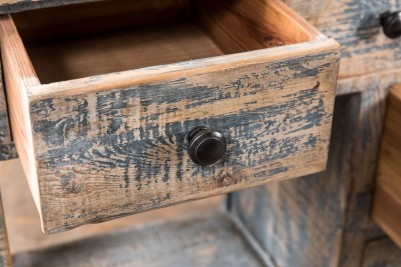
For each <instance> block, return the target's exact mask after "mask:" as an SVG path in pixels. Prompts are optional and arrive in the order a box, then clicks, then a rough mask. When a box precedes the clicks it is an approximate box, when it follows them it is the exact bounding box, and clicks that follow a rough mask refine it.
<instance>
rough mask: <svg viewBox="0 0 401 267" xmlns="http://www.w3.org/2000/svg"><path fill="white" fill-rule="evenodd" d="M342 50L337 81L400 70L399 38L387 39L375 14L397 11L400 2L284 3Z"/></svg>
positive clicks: (322, 0) (323, 0)
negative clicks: (336, 42)
mask: <svg viewBox="0 0 401 267" xmlns="http://www.w3.org/2000/svg"><path fill="white" fill-rule="evenodd" d="M284 2H286V3H287V4H288V5H290V6H291V7H292V8H293V9H294V10H295V11H296V12H297V13H299V14H300V15H301V16H303V17H304V18H305V19H307V20H308V21H309V22H310V23H312V24H313V25H314V26H316V27H317V28H318V29H319V30H320V31H321V32H322V33H323V34H324V35H326V36H328V37H331V38H334V39H336V40H337V41H338V42H339V43H340V44H341V47H342V52H341V55H342V60H341V65H340V78H346V77H352V76H357V75H362V74H367V73H373V72H377V71H383V70H392V69H394V68H400V67H401V39H400V38H398V39H395V40H392V39H389V38H387V37H386V36H385V35H384V34H383V31H382V29H381V26H380V22H379V15H380V14H381V13H383V12H384V11H387V10H390V11H396V10H400V9H401V1H400V0H375V1H373V0H372V1H362V0H314V1H299V0H284Z"/></svg>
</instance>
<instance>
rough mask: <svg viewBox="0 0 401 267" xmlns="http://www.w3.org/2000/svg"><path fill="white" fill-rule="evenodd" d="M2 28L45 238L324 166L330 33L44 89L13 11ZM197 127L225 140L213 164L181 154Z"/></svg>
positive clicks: (331, 89)
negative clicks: (225, 145)
mask: <svg viewBox="0 0 401 267" xmlns="http://www.w3.org/2000/svg"><path fill="white" fill-rule="evenodd" d="M1 23H2V24H3V25H2V26H1V27H0V30H2V31H3V34H2V35H1V36H2V39H3V40H2V47H4V48H5V49H3V53H4V54H5V55H4V60H5V62H6V63H7V64H8V68H10V71H9V72H8V74H7V75H6V82H8V83H9V84H10V86H8V89H10V90H11V91H12V92H11V93H10V94H9V97H10V100H11V102H12V103H14V104H13V105H14V106H15V107H16V108H17V109H18V108H19V109H20V110H17V111H16V112H15V114H17V115H19V117H18V116H17V117H15V118H13V123H14V124H15V125H16V127H14V128H15V131H21V133H22V134H20V133H19V132H16V134H15V136H16V138H17V139H19V141H18V142H17V144H19V145H17V148H18V150H21V151H23V152H24V153H22V154H25V155H27V156H26V157H25V158H22V157H21V159H22V161H23V162H24V165H25V169H26V174H27V176H28V181H29V182H30V185H31V190H32V192H33V195H34V199H35V201H36V204H37V206H38V209H39V210H40V213H41V216H42V221H43V229H44V231H45V232H47V233H54V232H59V231H64V230H68V229H71V228H74V227H76V226H79V225H82V224H87V223H95V222H101V221H105V220H109V219H113V218H117V217H121V216H124V215H128V214H133V213H137V212H141V211H145V210H148V209H153V208H157V207H162V206H168V205H172V204H175V203H180V202H184V201H189V200H194V199H199V198H204V197H209V196H212V195H216V194H221V193H226V192H229V191H233V190H236V189H238V188H244V187H249V186H254V185H258V184H262V183H265V182H267V181H273V180H282V179H288V178H293V177H296V176H299V175H305V174H310V173H314V172H318V171H321V170H323V169H324V168H325V166H326V159H327V158H326V155H327V149H328V143H329V133H330V128H331V117H332V109H333V101H334V96H335V85H336V79H337V70H338V61H339V53H338V49H339V47H338V44H337V43H336V42H335V41H333V40H329V39H323V38H317V40H315V41H310V42H305V43H300V44H294V45H288V46H281V47H275V48H270V49H265V50H258V51H250V52H245V53H241V54H234V55H226V56H221V57H215V58H210V59H202V60H193V61H189V62H183V63H177V64H171V65H163V66H158V67H151V68H145V69H138V70H132V71H126V72H121V73H111V74H106V75H103V76H95V77H88V78H82V79H76V80H71V81H66V82H59V83H52V84H47V85H39V84H37V83H38V82H37V77H36V74H35V73H34V70H33V69H32V67H31V65H30V62H29V58H27V55H26V52H25V50H24V46H23V44H22V42H21V40H20V39H19V37H18V34H17V32H16V30H15V26H14V24H13V22H12V20H11V18H10V17H9V16H6V17H4V18H3V20H2V22H1ZM14 47H15V48H14ZM15 63H17V65H16V64H15ZM27 116H29V118H28V117H27ZM198 125H208V126H211V127H214V128H218V129H221V130H222V131H223V132H224V134H225V136H226V137H227V139H228V142H229V149H228V152H227V154H226V157H225V158H224V159H223V160H222V161H221V162H220V163H219V164H217V165H214V166H212V167H210V168H200V167H198V166H195V165H194V164H193V163H191V161H190V160H189V158H188V156H187V154H186V134H187V133H188V132H189V131H190V130H191V129H192V128H194V127H195V126H198Z"/></svg>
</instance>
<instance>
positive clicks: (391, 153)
mask: <svg viewBox="0 0 401 267" xmlns="http://www.w3.org/2000/svg"><path fill="white" fill-rule="evenodd" d="M400 122H401V86H400V85H396V86H394V87H392V88H391V89H390V93H389V98H388V104H387V111H386V121H385V125H384V131H383V137H382V140H381V150H380V158H379V165H378V171H377V182H376V189H375V199H374V204H373V211H372V216H373V219H374V220H375V222H376V223H378V224H379V225H380V226H381V227H382V228H383V230H384V231H385V232H386V233H387V234H388V235H389V236H390V237H391V238H392V239H393V240H394V241H395V242H396V243H397V244H398V245H399V246H400V247H401V123H400Z"/></svg>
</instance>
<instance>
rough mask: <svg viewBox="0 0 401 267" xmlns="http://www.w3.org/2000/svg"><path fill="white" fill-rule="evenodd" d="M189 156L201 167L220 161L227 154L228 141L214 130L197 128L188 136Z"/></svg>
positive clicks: (203, 127) (202, 127)
mask: <svg viewBox="0 0 401 267" xmlns="http://www.w3.org/2000/svg"><path fill="white" fill-rule="evenodd" d="M188 142H189V144H188V154H189V157H190V158H191V160H192V161H193V162H195V163H196V164H198V165H201V166H207V165H211V164H213V163H216V162H217V161H219V160H220V159H221V158H222V157H223V155H224V153H225V152H226V146H227V144H226V139H225V138H224V136H223V135H222V134H221V133H220V132H218V131H217V130H214V129H209V128H208V127H205V126H200V127H196V128H195V129H193V130H192V131H191V132H190V133H189V135H188Z"/></svg>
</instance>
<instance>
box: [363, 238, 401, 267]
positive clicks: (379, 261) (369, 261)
mask: <svg viewBox="0 0 401 267" xmlns="http://www.w3.org/2000/svg"><path fill="white" fill-rule="evenodd" d="M400 263H401V250H400V249H399V247H397V245H396V244H394V243H393V241H391V240H390V239H389V238H386V237H383V238H379V239H373V240H370V241H369V242H368V243H367V245H366V248H365V252H364V259H363V264H362V265H361V266H362V267H398V266H400Z"/></svg>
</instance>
